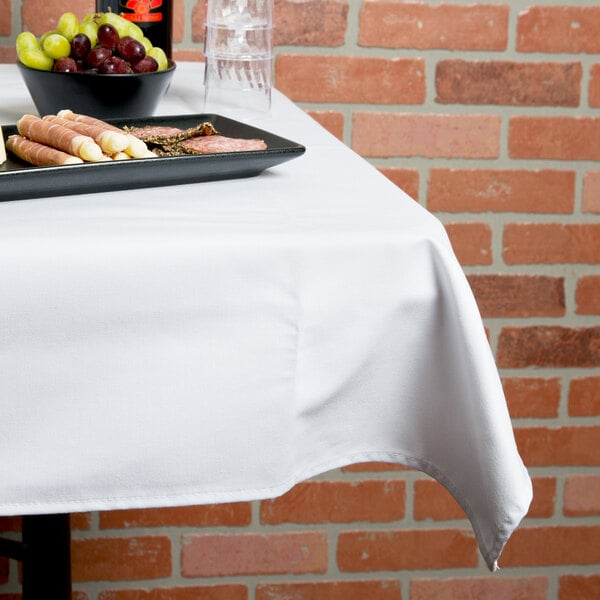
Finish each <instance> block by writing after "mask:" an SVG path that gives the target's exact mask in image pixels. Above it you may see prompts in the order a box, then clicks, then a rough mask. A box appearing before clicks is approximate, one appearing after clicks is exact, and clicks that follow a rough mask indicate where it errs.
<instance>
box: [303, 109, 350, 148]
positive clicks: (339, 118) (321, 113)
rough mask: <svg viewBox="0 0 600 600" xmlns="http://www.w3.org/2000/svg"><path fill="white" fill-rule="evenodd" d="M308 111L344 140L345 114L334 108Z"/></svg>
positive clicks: (339, 138)
mask: <svg viewBox="0 0 600 600" xmlns="http://www.w3.org/2000/svg"><path fill="white" fill-rule="evenodd" d="M306 112H307V113H308V114H309V115H310V116H311V117H312V118H313V119H314V120H315V121H317V123H319V124H320V125H322V126H323V127H324V128H325V129H327V131H329V133H331V134H332V135H334V136H335V137H336V138H338V140H340V141H342V142H343V141H344V115H343V114H342V113H340V112H337V111H334V110H308V111H306Z"/></svg>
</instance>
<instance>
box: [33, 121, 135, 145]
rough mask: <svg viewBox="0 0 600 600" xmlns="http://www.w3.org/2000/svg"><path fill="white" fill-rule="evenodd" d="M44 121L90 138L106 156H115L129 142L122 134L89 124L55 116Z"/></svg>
mask: <svg viewBox="0 0 600 600" xmlns="http://www.w3.org/2000/svg"><path fill="white" fill-rule="evenodd" d="M44 120H45V121H51V122H52V123H57V124H58V125H62V126H63V127H68V128H69V129H72V130H73V131H77V132H78V133H81V134H82V135H87V136H89V137H91V138H92V139H93V140H94V141H95V142H96V144H98V146H100V148H102V150H103V151H104V152H105V153H106V154H115V152H121V151H122V150H125V148H127V146H128V145H129V140H128V139H127V135H126V134H125V133H124V132H119V131H113V130H112V129H104V128H103V127H99V126H98V125H94V124H90V123H82V122H80V121H72V120H70V119H65V118H64V117H59V116H57V115H46V116H45V117H44Z"/></svg>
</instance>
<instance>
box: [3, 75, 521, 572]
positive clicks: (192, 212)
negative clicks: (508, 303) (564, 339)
mask: <svg viewBox="0 0 600 600" xmlns="http://www.w3.org/2000/svg"><path fill="white" fill-rule="evenodd" d="M201 78H202V76H201V65H199V64H181V65H180V66H179V69H178V72H177V74H176V77H175V79H174V82H173V85H172V87H171V89H170V91H169V94H168V97H167V98H166V99H165V100H164V102H163V103H162V105H161V107H160V109H159V110H160V112H161V113H162V114H178V113H193V112H200V111H201V110H202V104H201ZM0 83H1V85H2V90H3V99H2V101H0V123H4V124H7V123H14V122H15V121H16V120H17V119H18V118H19V117H20V116H21V115H22V114H23V113H24V112H31V111H33V110H34V109H33V105H32V104H31V102H30V100H29V97H28V96H27V93H26V91H25V88H24V86H23V85H22V83H21V81H20V79H19V75H18V74H17V71H16V69H15V68H14V67H13V66H8V65H5V66H2V67H0ZM232 116H236V115H232ZM252 124H254V125H256V126H259V127H262V128H264V129H267V130H269V131H272V132H273V133H277V134H279V135H282V136H284V137H287V138H289V139H292V140H294V141H296V142H299V143H301V144H304V145H305V146H306V147H307V152H306V154H305V155H304V156H302V157H300V158H297V159H295V160H293V161H291V162H289V163H286V164H283V165H280V166H278V167H275V168H273V169H270V170H268V171H266V172H264V173H263V174H262V175H261V176H259V177H256V178H251V179H241V180H229V181H221V182H213V183H200V184H196V185H185V186H177V187H166V188H162V189H151V190H148V189H143V190H130V191H124V192H118V193H100V194H91V195H85V196H67V197H60V198H44V199H38V200H26V201H18V202H4V203H0V411H1V417H0V514H3V515H11V514H34V513H52V512H74V511H82V510H86V511H87V510H104V509H116V508H131V507H152V506H174V505H184V504H200V503H213V502H223V501H236V500H251V499H258V498H265V497H274V496H277V495H279V494H282V493H283V492H285V491H286V490H288V489H289V488H291V487H292V486H293V485H294V484H295V483H297V482H299V481H301V480H304V479H306V478H308V477H311V476H313V475H315V474H318V473H320V472H324V471H327V470H329V469H333V468H335V467H339V466H342V465H347V464H350V463H355V462H360V461H392V462H397V463H402V464H405V465H409V466H411V467H414V468H416V469H420V470H422V471H424V472H426V473H428V474H430V475H431V476H433V477H435V478H436V479H437V480H438V481H440V482H441V483H442V484H443V485H444V486H446V487H447V488H448V489H449V490H450V492H451V493H452V494H453V495H454V496H455V498H456V499H457V500H458V502H459V503H460V504H461V505H462V507H463V508H464V510H465V512H466V513H467V515H468V517H469V519H470V521H471V523H472V526H473V529H474V531H475V534H476V536H477V540H478V543H479V547H480V550H481V552H482V555H483V556H484V558H485V560H486V563H487V564H488V566H489V567H490V568H491V569H493V568H495V566H496V561H497V558H498V556H499V553H500V551H501V549H502V547H503V545H504V544H505V542H506V540H507V539H508V537H509V536H510V534H511V532H512V531H513V530H514V528H515V527H516V526H517V525H518V523H519V522H520V520H521V518H522V517H523V515H524V514H525V512H526V511H527V508H528V506H529V503H530V500H531V483H530V479H529V477H528V474H527V472H526V470H525V468H524V466H523V464H522V462H521V459H520V457H519V455H518V452H517V449H516V446H515V442H514V438H513V432H512V429H511V423H510V420H509V416H508V413H507V409H506V405H505V400H504V396H503V392H502V388H501V385H500V381H499V377H498V373H497V370H496V367H495V364H494V361H493V357H492V355H491V352H490V348H489V345H488V342H487V339H486V336H485V332H484V329H483V326H482V322H481V319H480V317H479V314H478V310H477V307H476V304H475V302H474V299H473V296H472V295H471V292H470V289H469V286H468V284H467V281H466V279H465V277H464V274H463V272H462V270H461V268H460V266H459V264H458V263H457V260H456V258H455V256H454V254H453V252H452V249H451V247H450V244H449V242H448V239H447V237H446V234H445V231H444V228H443V227H442V225H441V224H440V223H439V222H438V221H437V220H436V219H435V218H434V217H433V216H431V215H430V214H428V213H427V212H426V211H425V210H424V209H423V208H422V207H420V206H419V205H418V204H417V203H416V202H414V201H413V200H412V199H410V198H409V197H408V196H406V195H405V194H404V193H402V192H401V191H399V190H398V188H397V187H395V186H394V185H393V184H392V183H390V182H389V181H388V180H387V179H385V178H384V177H383V176H381V175H380V174H379V173H378V172H377V171H376V170H375V169H374V168H373V167H372V166H370V165H369V164H368V163H367V162H365V161H364V160H362V159H361V158H360V157H358V156H357V155H355V154H354V153H353V152H352V151H350V150H349V149H348V148H347V147H345V146H344V145H343V144H341V143H340V142H339V141H337V140H336V139H335V138H334V137H333V136H331V135H330V134H328V133H327V132H325V131H324V130H323V129H321V128H320V127H319V126H318V125H317V124H316V123H315V122H313V121H312V120H311V119H310V118H309V117H308V116H307V115H306V114H304V113H303V111H301V110H300V109H298V108H297V107H295V106H294V105H293V104H292V103H291V102H289V101H288V100H287V99H286V98H284V97H283V96H282V95H280V94H278V93H275V97H274V106H273V111H272V114H271V116H270V117H261V118H258V119H255V120H253V121H252Z"/></svg>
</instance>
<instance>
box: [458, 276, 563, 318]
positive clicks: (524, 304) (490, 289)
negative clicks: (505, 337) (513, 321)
mask: <svg viewBox="0 0 600 600" xmlns="http://www.w3.org/2000/svg"><path fill="white" fill-rule="evenodd" d="M467 278H468V281H469V284H470V286H471V289H472V290H473V294H474V295H475V299H476V300H477V304H478V306H479V310H480V312H481V315H482V316H483V317H484V318H485V317H532V316H538V317H561V316H563V315H564V314H565V291H564V278H563V277H549V276H545V275H481V274H473V275H469V276H468V277H467Z"/></svg>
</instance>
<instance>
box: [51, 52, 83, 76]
mask: <svg viewBox="0 0 600 600" xmlns="http://www.w3.org/2000/svg"><path fill="white" fill-rule="evenodd" d="M52 69H53V70H54V71H59V72H60V73H76V72H77V63H76V62H75V61H74V60H73V59H72V58H71V57H69V56H63V57H61V58H58V59H56V60H55V61H54V66H53V67H52Z"/></svg>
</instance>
